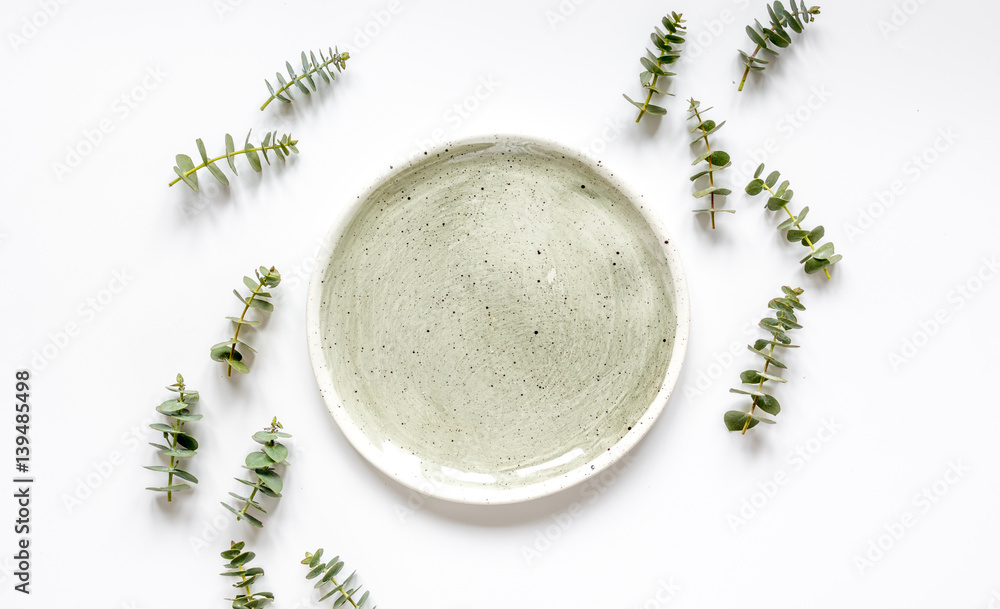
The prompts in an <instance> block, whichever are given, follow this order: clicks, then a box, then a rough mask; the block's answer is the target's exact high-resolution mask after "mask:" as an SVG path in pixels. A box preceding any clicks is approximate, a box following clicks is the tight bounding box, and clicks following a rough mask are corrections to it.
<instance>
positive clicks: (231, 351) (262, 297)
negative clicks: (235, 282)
mask: <svg viewBox="0 0 1000 609" xmlns="http://www.w3.org/2000/svg"><path fill="white" fill-rule="evenodd" d="M254 274H255V275H256V276H257V279H256V280H254V279H253V278H251V277H247V276H244V277H243V283H244V285H246V286H247V287H248V288H249V289H250V294H249V295H247V296H246V297H244V296H243V295H242V294H240V293H239V292H238V291H236V290H233V294H236V297H237V298H239V299H240V302H242V303H243V313H241V314H240V316H239V317H226V319H228V320H229V321H231V322H233V337H232V338H231V339H229V340H227V341H224V342H221V343H216V344H214V345H212V348H211V350H210V351H209V354H210V355H211V357H212V359H213V360H215V361H217V362H225V363H226V376H232V374H233V370H236V371H237V372H242V373H243V374H246V373H247V372H250V367H249V366H247V365H246V363H245V362H244V361H243V354H242V353H240V347H245V348H246V349H249V350H250V351H254V348H253V347H251V346H250V345H248V344H246V343H245V342H243V341H242V340H240V330H242V329H243V326H259V325H260V321H257V320H250V319H247V318H246V317H247V312H248V311H249V310H250V309H257V310H258V311H262V312H264V313H270V312H271V311H273V310H274V305H273V304H272V303H271V302H270V301H269V300H268V298H271V293H270V292H265V291H263V290H264V288H274V287H277V285H278V284H279V283H281V273H279V272H278V271H277V270H276V269H275V268H274V267H273V266H272V267H271V268H270V269H268V268H265V267H260V268H259V269H257V270H255V271H254Z"/></svg>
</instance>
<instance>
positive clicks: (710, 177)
mask: <svg viewBox="0 0 1000 609" xmlns="http://www.w3.org/2000/svg"><path fill="white" fill-rule="evenodd" d="M692 105H693V104H692ZM694 118H695V120H697V121H698V125H699V127H698V128H699V129H701V139H703V140H704V141H705V151H706V152H712V147H711V146H710V145H709V143H708V133H706V132H705V127H704V125H702V124H701V114H699V113H698V107H697V106H694ZM705 160H706V161H708V170H709V171H708V185H709V186H715V172H714V171H712V156H711V154H710V155H709V156H708V157H707V158H706V159H705ZM708 196H709V203H710V206H711V208H712V211H710V212H709V215H710V216H712V228H713V229H715V192H710V193H708Z"/></svg>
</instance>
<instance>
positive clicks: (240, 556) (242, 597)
mask: <svg viewBox="0 0 1000 609" xmlns="http://www.w3.org/2000/svg"><path fill="white" fill-rule="evenodd" d="M245 545H246V544H245V543H244V542H242V541H240V542H235V541H231V542H229V549H228V550H225V551H223V552H222V553H221V556H222V558H223V559H224V560H228V561H229V562H227V563H226V564H225V568H226V569H228V570H227V571H226V572H225V573H220V575H222V576H224V577H237V578H239V581H237V582H236V583H235V584H233V587H234V588H242V589H243V593H242V594H239V595H238V596H237V597H236V598H227V599H226V600H227V601H233V609H261V607H265V606H267V605H268V604H269V603H272V602H274V595H273V594H271V593H270V592H253V591H251V590H250V586H252V585H253V584H254V583H255V582H256V581H257V580H258V579H259V578H260V577H262V576H263V575H264V569H261V568H260V567H251V568H250V569H247V568H246V565H247V564H249V563H250V561H252V560H253V559H254V557H255V556H256V554H254V553H253V552H250V551H247V552H244V551H243V548H244V547H245Z"/></svg>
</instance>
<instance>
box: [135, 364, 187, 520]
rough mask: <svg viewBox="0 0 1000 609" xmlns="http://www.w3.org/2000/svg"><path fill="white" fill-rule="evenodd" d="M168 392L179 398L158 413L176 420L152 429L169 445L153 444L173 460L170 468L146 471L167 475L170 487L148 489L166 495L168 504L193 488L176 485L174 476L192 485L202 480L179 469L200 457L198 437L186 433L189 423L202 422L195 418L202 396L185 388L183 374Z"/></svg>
mask: <svg viewBox="0 0 1000 609" xmlns="http://www.w3.org/2000/svg"><path fill="white" fill-rule="evenodd" d="M167 391H173V392H174V393H176V394H177V397H176V398H173V399H171V400H167V401H165V402H163V403H162V404H160V405H159V406H157V407H156V412H159V413H160V414H162V415H166V416H167V417H168V418H170V419H173V420H172V421H171V422H170V424H169V425H168V424H166V423H153V424H152V425H150V427H151V428H152V429H155V430H156V431H158V432H160V433H162V434H163V441H164V442H166V443H167V444H166V446H164V445H163V444H156V443H153V442H150V443H149V444H150V445H151V446H154V447H156V448H157V449H159V451H160V453H161V454H163V456H165V457H169V458H170V464H169V465H166V466H163V465H144V466H143V467H145V468H146V469H148V470H152V471H154V472H162V473H165V474H167V485H166V486H148V487H146V490H150V491H154V492H157V493H166V494H167V501H172V500H173V494H174V493H176V492H178V491H186V490H188V489H190V488H191V485H190V484H185V483H180V484H174V476H176V477H178V478H180V479H181V480H187V481H188V482H190V483H191V484H198V479H197V478H195V476H194V474H192V473H190V472H188V471H185V470H183V469H181V468H180V467H178V464H179V463H180V460H181V459H186V458H188V457H193V456H195V455H196V454H198V453H197V451H198V441H197V440H195V439H194V436H192V435H191V434H189V433H187V432H186V431H184V424H185V423H187V422H188V421H197V420H199V419H201V415H200V414H191V410H190V409H191V406H193V405H195V404H197V403H198V399H199V396H198V392H197V391H194V390H191V389H188V388H187V387H186V386H185V385H184V377H182V376H181V375H180V374H179V373H178V374H177V382H176V383H174V384H173V385H170V386H169V387H167Z"/></svg>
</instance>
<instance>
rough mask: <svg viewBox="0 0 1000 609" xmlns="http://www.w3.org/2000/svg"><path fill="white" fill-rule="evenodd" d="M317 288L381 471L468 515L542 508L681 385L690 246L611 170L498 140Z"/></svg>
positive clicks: (370, 234) (346, 405) (386, 198)
mask: <svg viewBox="0 0 1000 609" xmlns="http://www.w3.org/2000/svg"><path fill="white" fill-rule="evenodd" d="M321 251H322V252H324V253H323V254H321V259H320V260H319V261H318V262H319V264H318V265H317V267H316V270H315V272H314V274H313V277H312V280H311V284H310V287H309V302H308V317H307V325H308V330H309V350H310V356H311V358H312V364H313V369H314V371H315V373H316V379H317V381H318V382H319V387H320V391H321V392H322V394H323V398H324V399H325V401H326V403H327V406H328V407H329V409H330V412H331V413H332V414H333V417H334V419H335V420H336V421H337V423H338V424H339V425H340V428H341V429H342V430H343V432H344V435H345V436H346V437H347V438H348V440H349V441H350V442H351V443H352V444H353V445H354V447H355V448H356V449H357V450H358V451H359V452H360V453H361V454H362V455H364V456H365V458H367V459H368V460H369V461H371V463H372V464H374V465H375V466H376V467H377V468H379V469H380V470H382V471H383V472H385V473H386V474H388V475H389V476H391V477H392V478H395V479H396V480H398V481H399V482H401V483H403V484H404V485H406V486H408V487H411V488H413V489H416V490H418V491H420V492H423V493H425V494H428V495H432V496H436V497H441V498H444V499H450V500H454V501H461V502H467V503H491V504H492V503H511V502H516V501H524V500H528V499H533V498H536V497H540V496H543V495H547V494H549V493H553V492H555V491H558V490H561V489H563V488H566V487H567V486H570V485H572V484H575V483H578V482H580V481H582V480H585V479H586V478H587V477H589V476H592V475H595V474H598V473H600V472H601V470H602V469H604V468H605V467H607V466H608V465H610V464H611V463H613V462H614V461H615V460H616V459H618V458H619V457H621V456H622V455H623V454H624V453H625V452H626V451H627V450H628V449H629V448H631V447H632V446H633V445H635V443H636V442H638V440H639V439H640V438H641V437H642V435H643V434H644V433H645V432H646V431H647V430H648V429H649V427H650V425H651V424H652V422H653V421H654V420H655V418H656V417H657V415H658V414H659V413H660V411H661V410H662V409H663V406H664V404H665V403H666V401H667V398H668V397H669V394H670V392H671V390H672V389H673V386H674V384H675V382H676V379H677V376H678V374H679V372H680V367H681V363H682V360H683V359H684V352H685V348H686V343H687V336H688V302H687V293H686V287H685V284H684V278H683V273H682V271H681V266H680V263H679V260H678V257H677V253H676V251H675V250H674V248H673V246H671V245H670V243H669V239H668V238H667V236H666V235H665V233H664V231H663V230H661V229H660V228H659V227H657V224H656V222H655V220H654V219H653V218H651V217H650V216H649V215H648V214H647V213H646V210H645V209H644V207H643V205H642V204H641V203H640V199H638V198H636V197H635V196H633V195H632V194H631V193H629V192H628V191H627V190H626V189H625V188H624V187H623V186H622V185H621V184H620V183H619V182H618V181H617V180H616V179H615V178H613V177H612V175H611V174H609V173H608V172H607V171H605V170H604V169H603V168H601V167H600V166H599V165H598V164H596V163H594V162H592V161H589V160H586V159H584V158H582V157H580V156H579V155H577V154H576V153H574V152H572V151H570V150H569V149H567V148H565V147H563V146H560V145H558V144H554V143H551V142H546V141H541V140H537V139H528V138H524V137H512V136H494V137H490V138H478V139H474V140H465V141H461V142H458V143H455V144H452V145H448V146H447V147H441V148H438V149H436V150H433V151H430V152H428V153H427V154H425V155H422V156H420V157H418V158H417V159H416V160H415V161H412V162H411V163H409V164H408V165H406V166H404V167H401V168H398V169H396V170H395V171H393V172H391V173H390V174H389V175H387V176H386V177H385V178H384V179H382V180H381V181H380V182H378V183H377V184H376V185H375V186H374V187H372V188H371V189H370V190H369V191H368V192H367V193H365V194H364V195H362V196H361V197H359V200H358V202H357V204H356V206H355V207H354V209H353V211H352V213H350V214H349V215H348V217H347V219H346V222H344V223H343V224H341V225H339V226H337V227H334V229H333V230H332V231H331V232H330V233H329V235H328V236H327V239H326V243H325V247H324V248H323V249H322V250H321Z"/></svg>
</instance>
